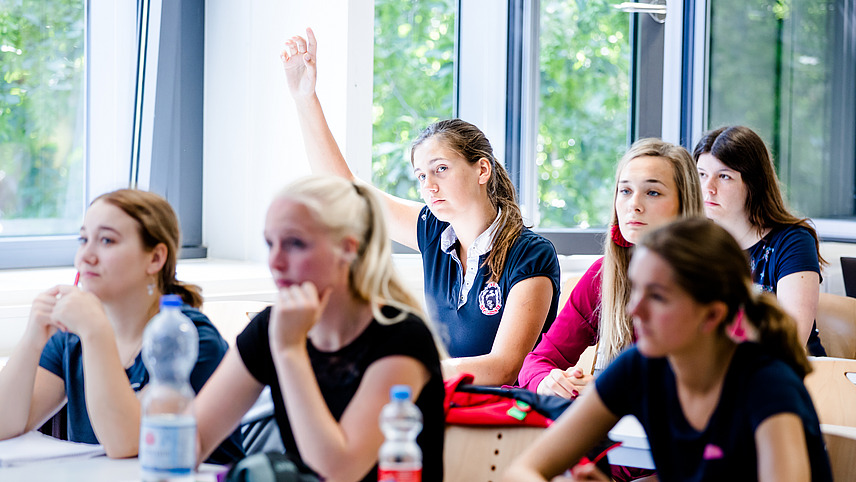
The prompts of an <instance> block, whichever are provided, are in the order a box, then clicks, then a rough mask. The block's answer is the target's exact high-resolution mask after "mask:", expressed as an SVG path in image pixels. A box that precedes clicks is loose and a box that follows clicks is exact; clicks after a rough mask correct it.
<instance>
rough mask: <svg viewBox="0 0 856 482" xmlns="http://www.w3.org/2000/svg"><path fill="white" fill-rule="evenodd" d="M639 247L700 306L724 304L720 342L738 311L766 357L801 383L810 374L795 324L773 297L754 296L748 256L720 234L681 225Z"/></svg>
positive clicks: (703, 225) (693, 223) (691, 222)
mask: <svg viewBox="0 0 856 482" xmlns="http://www.w3.org/2000/svg"><path fill="white" fill-rule="evenodd" d="M639 247H640V248H645V249H648V250H650V251H651V252H653V253H656V254H657V255H658V256H660V257H661V258H663V259H664V260H665V261H666V262H667V263H668V264H669V266H671V268H672V272H673V273H674V277H675V282H676V284H677V285H678V286H680V287H681V289H683V290H684V291H686V292H687V293H688V294H689V295H690V296H691V297H692V298H693V299H694V300H695V301H697V302H698V303H712V302H714V301H721V302H723V303H725V305H726V306H727V307H728V313H727V314H726V316H725V322H723V323H722V324H721V325H720V333H721V335H722V336H727V335H726V334H725V329H726V326H727V325H728V324H729V323H730V322H731V321H732V320H734V318H735V316H736V315H737V313H738V312H739V311H740V310H741V309H742V310H744V313H745V319H746V321H748V322H749V323H751V324H752V325H753V326H754V327H755V328H757V330H758V333H759V335H760V340H759V341H760V343H761V344H762V345H764V347H765V348H766V349H767V350H769V351H770V353H772V354H773V355H774V356H776V357H777V358H780V359H781V360H783V361H784V362H786V363H787V364H788V365H790V366H791V368H793V369H794V371H796V372H797V374H798V375H799V376H800V377H801V378H805V376H806V375H807V374H809V373H810V372H811V365H810V364H809V361H808V358H806V353H805V349H804V348H803V344H802V343H800V341H799V338H798V335H797V325H796V322H795V321H794V319H793V318H791V317H790V316H789V315H788V314H787V313H785V311H784V310H782V308H781V307H780V306H779V304H778V302H777V301H776V297H775V295H772V294H770V293H762V292H756V291H755V289H754V287H753V284H752V273H751V272H750V270H749V259H748V258H747V255H746V252H745V251H743V250H742V249H740V246H739V245H738V244H737V241H735V240H734V238H733V237H732V236H731V235H730V234H729V233H728V231H726V230H725V229H724V228H722V227H720V226H719V225H717V224H716V223H714V222H713V221H710V220H708V219H704V218H701V217H697V218H689V219H682V220H678V221H675V222H673V223H670V224H667V225H666V226H663V227H660V228H657V229H655V230H653V231H651V232H650V233H647V235H646V236H644V237H643V239H642V240H641V241H640V242H639Z"/></svg>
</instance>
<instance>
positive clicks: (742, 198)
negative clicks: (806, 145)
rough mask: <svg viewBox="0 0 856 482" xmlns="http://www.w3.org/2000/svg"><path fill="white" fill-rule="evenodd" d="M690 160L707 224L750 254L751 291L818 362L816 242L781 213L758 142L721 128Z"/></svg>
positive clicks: (801, 224) (774, 180)
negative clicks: (778, 307)
mask: <svg viewBox="0 0 856 482" xmlns="http://www.w3.org/2000/svg"><path fill="white" fill-rule="evenodd" d="M693 159H695V161H696V163H697V164H698V174H699V176H700V177H701V182H702V192H703V193H704V209H705V212H706V213H707V217H709V218H710V219H713V220H714V221H716V222H717V223H718V224H719V225H720V226H722V227H724V228H725V229H727V230H728V232H730V233H731V235H732V236H734V239H736V240H737V243H738V244H739V245H740V247H741V248H743V249H744V250H746V252H747V253H749V258H750V263H751V267H752V277H753V279H754V281H755V283H756V284H757V285H758V286H760V287H761V288H762V289H763V290H764V291H767V292H770V293H774V294H776V296H777V297H778V298H779V302H780V303H781V304H782V307H783V308H784V309H785V311H787V312H788V313H790V315H791V316H793V317H794V319H795V320H796V321H797V333H798V334H799V337H800V340H803V342H804V343H806V344H807V347H808V350H809V354H811V355H817V356H825V355H826V350H824V349H823V346H822V345H821V343H820V338H819V336H818V332H817V325H816V323H815V321H814V320H815V316H816V315H817V300H818V298H819V297H820V281H821V276H820V264H821V263H824V262H825V261H824V260H823V258H822V257H821V256H820V241H819V240H818V238H817V232H815V230H814V228H813V227H812V226H811V225H810V224H809V223H808V219H806V218H799V217H796V216H794V215H793V214H791V213H790V212H789V211H788V209H787V207H786V206H785V202H784V200H783V199H782V193H781V191H780V190H779V179H778V177H777V176H776V171H775V168H774V167H773V160H772V158H771V157H770V153H769V151H768V150H767V146H765V145H764V141H763V140H762V139H761V137H760V136H759V135H758V134H756V133H755V132H754V131H752V130H751V129H749V128H748V127H743V126H731V127H720V128H719V129H716V130H713V131H710V132H707V133H705V134H704V135H703V136H702V138H701V140H700V141H699V142H698V144H697V145H696V147H695V149H694V150H693Z"/></svg>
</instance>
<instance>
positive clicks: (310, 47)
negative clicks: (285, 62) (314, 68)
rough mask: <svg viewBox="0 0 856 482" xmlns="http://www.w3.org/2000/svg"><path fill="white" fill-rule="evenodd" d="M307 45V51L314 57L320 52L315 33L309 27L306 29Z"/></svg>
mask: <svg viewBox="0 0 856 482" xmlns="http://www.w3.org/2000/svg"><path fill="white" fill-rule="evenodd" d="M306 44H307V49H306V51H307V52H308V53H310V54H312V55H313V56H314V55H315V52H317V50H318V42H316V41H315V32H313V31H312V29H311V28H309V27H306Z"/></svg>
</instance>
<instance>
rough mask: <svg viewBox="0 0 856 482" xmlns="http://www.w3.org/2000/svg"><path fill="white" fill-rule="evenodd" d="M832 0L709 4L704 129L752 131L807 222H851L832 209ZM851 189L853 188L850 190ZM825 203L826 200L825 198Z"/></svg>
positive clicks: (723, 0) (722, 0)
mask: <svg viewBox="0 0 856 482" xmlns="http://www.w3.org/2000/svg"><path fill="white" fill-rule="evenodd" d="M833 3H834V2H832V1H831V0H802V1H790V0H788V1H785V0H778V1H777V2H769V1H767V0H716V1H714V2H712V3H711V21H710V23H711V40H710V52H711V54H710V64H709V65H710V67H709V68H710V92H709V111H708V112H709V114H708V125H709V126H710V127H711V128H715V127H718V126H721V125H733V124H742V125H746V126H749V127H751V128H752V129H754V130H756V132H758V134H760V135H761V137H762V138H763V139H764V141H765V142H766V143H767V145H768V147H769V148H770V150H771V152H772V153H773V158H774V159H775V160H776V163H777V167H778V171H779V176H780V177H781V180H782V181H783V182H784V184H785V186H786V192H787V194H788V197H789V198H790V201H791V204H792V205H793V207H794V208H795V209H796V210H797V211H799V212H801V213H802V215H806V216H828V215H831V214H852V212H841V211H842V210H849V209H852V202H851V205H849V206H847V207H843V206H840V203H835V202H833V201H831V199H832V196H831V195H830V190H829V189H825V187H826V186H829V185H837V184H839V183H840V182H841V180H840V179H836V178H835V176H836V173H835V172H830V171H831V170H832V166H833V165H835V164H837V163H838V160H835V161H833V160H831V159H830V158H829V157H830V156H829V152H830V143H831V139H830V135H829V132H830V124H829V119H830V118H831V115H830V110H831V108H832V106H831V102H832V100H831V98H830V92H831V89H830V83H831V80H830V79H831V69H832V66H831V62H830V61H831V59H832V58H833V56H832V55H830V53H831V50H832V49H833V48H834V47H833V46H832V45H831V42H830V39H831V38H832V33H831V32H830V31H829V29H830V26H831V25H832V24H833V22H832V21H831V16H832V15H833V14H834V12H835V9H834V8H833ZM851 185H852V184H851ZM827 195H830V198H829V199H827V198H826V197H825V196H827Z"/></svg>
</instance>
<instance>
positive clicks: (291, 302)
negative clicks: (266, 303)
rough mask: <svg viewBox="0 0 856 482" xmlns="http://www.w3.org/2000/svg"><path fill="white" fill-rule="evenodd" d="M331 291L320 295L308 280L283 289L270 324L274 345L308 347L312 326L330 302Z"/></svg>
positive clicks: (272, 345)
mask: <svg viewBox="0 0 856 482" xmlns="http://www.w3.org/2000/svg"><path fill="white" fill-rule="evenodd" d="M330 291H331V290H330V289H329V288H328V289H326V290H325V291H324V292H323V293H321V294H320V295H319V294H318V290H317V289H316V288H315V285H314V284H312V283H311V282H309V281H306V282H304V283H301V284H300V285H295V286H288V287H285V288H282V289H280V290H279V293H277V297H276V302H275V303H274V305H273V308H271V318H270V324H269V326H268V336H269V337H270V343H271V347H272V348H291V347H305V346H306V337H307V335H308V333H309V330H310V329H311V328H312V327H313V326H315V323H317V322H318V320H319V319H320V318H321V313H322V312H323V311H324V308H325V307H326V306H327V301H328V300H329V299H330Z"/></svg>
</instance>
